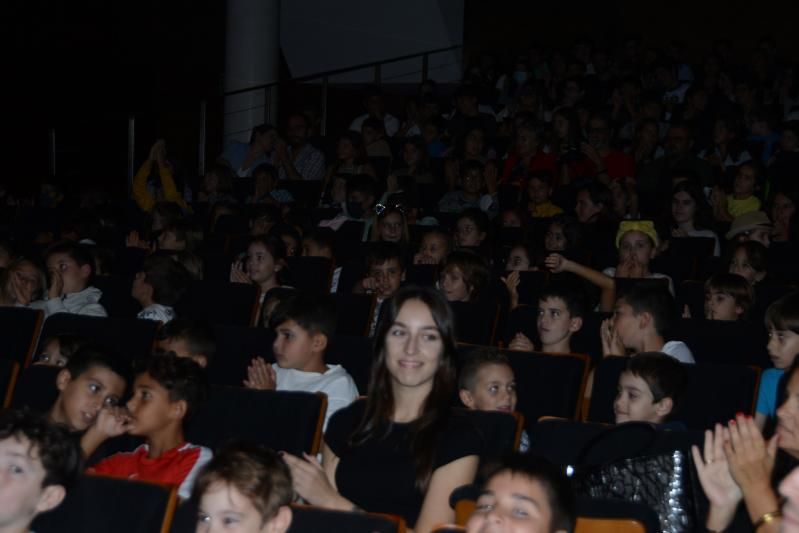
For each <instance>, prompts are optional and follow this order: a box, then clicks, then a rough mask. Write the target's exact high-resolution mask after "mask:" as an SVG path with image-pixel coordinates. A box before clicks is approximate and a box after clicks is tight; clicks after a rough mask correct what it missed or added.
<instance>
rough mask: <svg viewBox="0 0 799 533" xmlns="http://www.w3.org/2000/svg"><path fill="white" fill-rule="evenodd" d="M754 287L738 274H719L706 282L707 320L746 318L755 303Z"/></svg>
mask: <svg viewBox="0 0 799 533" xmlns="http://www.w3.org/2000/svg"><path fill="white" fill-rule="evenodd" d="M754 299H755V292H754V289H753V288H752V285H750V284H749V282H748V281H746V280H745V279H744V278H743V277H741V276H739V275H738V274H730V273H729V272H719V273H717V274H714V275H713V276H711V277H710V279H708V280H707V281H706V282H705V318H706V319H708V320H739V319H741V318H746V316H747V315H748V314H749V310H750V309H752V304H753V303H754Z"/></svg>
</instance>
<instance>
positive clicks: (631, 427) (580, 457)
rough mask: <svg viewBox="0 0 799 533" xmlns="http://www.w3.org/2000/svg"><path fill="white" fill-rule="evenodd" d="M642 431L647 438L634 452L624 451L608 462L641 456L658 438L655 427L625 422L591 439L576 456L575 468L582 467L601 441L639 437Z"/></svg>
mask: <svg viewBox="0 0 799 533" xmlns="http://www.w3.org/2000/svg"><path fill="white" fill-rule="evenodd" d="M642 431H643V432H644V433H646V435H647V438H646V439H643V440H641V442H640V443H639V444H640V445H639V446H638V447H637V449H636V450H635V451H634V452H632V453H630V452H629V451H627V450H625V453H624V454H622V455H621V456H620V457H616V458H614V459H611V460H609V461H608V462H612V461H614V460H616V459H620V458H622V457H635V456H637V455H641V453H642V452H643V451H644V450H646V449H648V448H649V447H650V446H652V444H653V443H654V442H655V440H656V439H657V436H658V431H657V429H656V428H655V425H654V424H650V423H649V422H626V423H624V424H617V425H615V426H613V427H611V428H608V429H606V430H604V431H601V432H599V433H597V434H596V435H594V436H593V437H591V438H590V439H589V440H588V442H586V443H585V444H584V445H583V447H582V448H581V449H580V453H579V454H577V460H576V463H575V464H576V466H584V465H585V459H586V457H588V456H589V455H590V453H591V452H592V451H593V449H594V448H596V447H597V446H598V445H599V444H601V443H602V442H603V441H606V440H608V439H610V438H620V436H621V435H624V434H625V433H628V434H630V435H640V433H641V432H642Z"/></svg>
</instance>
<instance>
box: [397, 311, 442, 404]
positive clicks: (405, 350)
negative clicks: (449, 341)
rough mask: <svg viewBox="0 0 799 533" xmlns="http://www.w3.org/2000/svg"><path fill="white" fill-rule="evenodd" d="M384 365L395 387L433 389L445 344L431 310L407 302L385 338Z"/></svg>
mask: <svg viewBox="0 0 799 533" xmlns="http://www.w3.org/2000/svg"><path fill="white" fill-rule="evenodd" d="M384 351H385V364H386V369H387V370H388V373H389V374H390V375H391V380H392V382H393V384H394V386H401V387H403V388H405V389H416V390H419V387H423V388H424V389H428V390H430V389H432V387H433V379H434V378H435V375H436V372H437V371H438V368H439V366H440V365H441V358H442V354H443V352H444V341H443V339H442V338H441V333H440V332H439V330H438V326H437V325H436V322H435V320H434V319H433V314H432V313H431V312H430V308H429V307H427V305H426V304H425V303H424V302H422V301H421V300H415V299H414V300H407V301H406V302H405V303H403V304H402V307H401V308H400V310H399V313H397V317H396V318H395V320H394V323H393V324H392V325H391V327H390V328H389V329H388V333H387V334H386V338H385V348H384Z"/></svg>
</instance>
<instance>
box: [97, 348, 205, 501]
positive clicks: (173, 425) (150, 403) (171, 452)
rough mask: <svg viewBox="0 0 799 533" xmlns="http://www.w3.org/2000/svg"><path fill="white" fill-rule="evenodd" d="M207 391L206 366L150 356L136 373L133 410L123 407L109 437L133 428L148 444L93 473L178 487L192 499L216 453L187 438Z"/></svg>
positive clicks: (130, 404)
mask: <svg viewBox="0 0 799 533" xmlns="http://www.w3.org/2000/svg"><path fill="white" fill-rule="evenodd" d="M207 392H208V384H207V382H206V378H205V374H204V372H203V369H202V368H201V367H200V366H199V365H198V364H197V363H195V362H194V361H192V360H191V359H187V358H180V357H176V356H175V355H174V354H166V355H154V356H153V357H151V358H149V359H147V360H145V361H144V362H143V364H142V365H141V366H140V368H139V369H138V370H137V372H136V379H135V381H134V383H133V397H132V398H131V399H130V401H128V403H127V406H126V407H127V410H126V411H125V410H121V409H120V410H118V412H117V413H116V417H115V420H114V421H115V424H114V427H113V428H108V436H115V435H120V434H122V433H125V432H127V433H129V434H131V435H137V436H141V437H144V438H145V440H146V443H145V444H142V445H141V446H139V447H138V448H136V449H135V450H133V451H132V452H124V453H117V454H114V455H112V456H111V457H108V458H106V459H104V460H102V461H100V462H99V463H98V464H97V465H95V466H94V467H93V468H91V469H90V471H91V472H93V473H97V474H104V475H108V476H113V477H121V478H127V479H141V480H143V481H152V482H157V483H167V484H170V485H177V486H178V495H179V496H180V497H181V498H183V499H187V498H188V497H189V496H190V495H191V489H192V486H193V484H194V479H195V478H196V477H197V473H198V472H199V470H200V469H201V468H202V467H203V465H205V463H207V462H208V461H209V460H210V459H211V451H210V450H209V449H207V448H204V447H202V446H196V445H193V444H190V443H187V442H186V441H185V440H184V437H183V421H184V419H186V417H187V416H189V415H191V414H192V413H193V412H194V410H195V409H196V407H197V405H198V404H199V403H200V402H201V401H202V400H203V399H204V398H205V397H206V396H207Z"/></svg>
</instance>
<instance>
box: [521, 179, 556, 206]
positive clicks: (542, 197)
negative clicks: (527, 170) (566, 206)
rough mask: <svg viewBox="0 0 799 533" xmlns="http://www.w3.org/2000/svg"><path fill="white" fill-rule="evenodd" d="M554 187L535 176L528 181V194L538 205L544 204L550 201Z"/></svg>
mask: <svg viewBox="0 0 799 533" xmlns="http://www.w3.org/2000/svg"><path fill="white" fill-rule="evenodd" d="M551 193H552V189H551V188H550V187H549V185H547V184H546V183H544V182H543V181H541V180H539V179H537V178H533V179H531V180H530V181H529V182H527V196H528V197H529V198H530V201H531V202H533V203H534V204H536V205H539V204H544V203H546V202H548V201H549V195H550V194H551Z"/></svg>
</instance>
